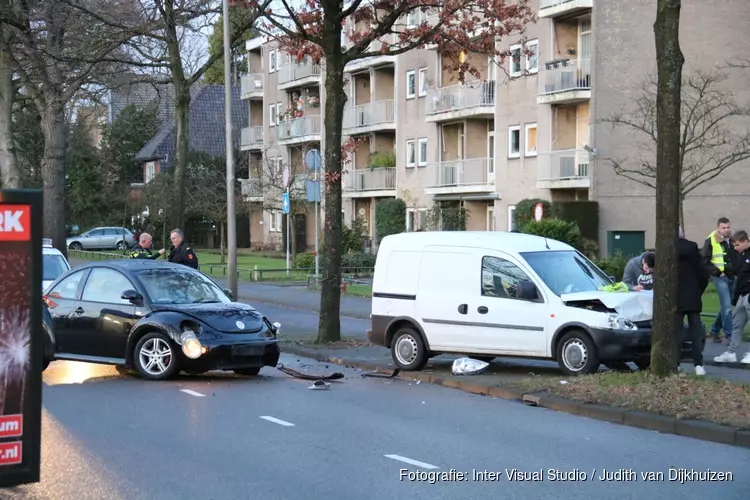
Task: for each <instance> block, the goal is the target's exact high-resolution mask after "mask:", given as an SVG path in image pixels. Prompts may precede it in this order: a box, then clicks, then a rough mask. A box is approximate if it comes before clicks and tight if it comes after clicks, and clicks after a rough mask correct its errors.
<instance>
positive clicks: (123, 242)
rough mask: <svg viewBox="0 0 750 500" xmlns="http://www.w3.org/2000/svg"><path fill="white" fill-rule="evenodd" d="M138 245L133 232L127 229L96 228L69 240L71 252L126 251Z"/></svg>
mask: <svg viewBox="0 0 750 500" xmlns="http://www.w3.org/2000/svg"><path fill="white" fill-rule="evenodd" d="M137 243H138V241H137V240H136V239H135V235H134V234H133V232H132V231H130V229H128V228H125V227H95V228H94V229H90V230H88V231H86V232H85V233H83V234H80V235H78V236H71V237H70V238H68V248H70V249H71V250H115V249H116V250H125V249H126V248H133V247H134V246H135V245H136V244H137Z"/></svg>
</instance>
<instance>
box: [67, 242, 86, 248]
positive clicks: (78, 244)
mask: <svg viewBox="0 0 750 500" xmlns="http://www.w3.org/2000/svg"><path fill="white" fill-rule="evenodd" d="M68 248H70V249H71V250H81V249H82V248H83V245H81V244H80V243H78V242H77V241H74V242H73V243H71V244H70V246H69V247H68Z"/></svg>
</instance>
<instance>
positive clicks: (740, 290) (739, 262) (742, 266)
mask: <svg viewBox="0 0 750 500" xmlns="http://www.w3.org/2000/svg"><path fill="white" fill-rule="evenodd" d="M735 256H736V258H735V263H736V264H735V266H736V267H735V269H737V278H736V280H735V282H734V294H733V296H732V305H736V304H737V300H738V299H739V298H740V297H741V296H743V295H747V294H749V293H750V249H748V250H745V251H744V252H742V253H735Z"/></svg>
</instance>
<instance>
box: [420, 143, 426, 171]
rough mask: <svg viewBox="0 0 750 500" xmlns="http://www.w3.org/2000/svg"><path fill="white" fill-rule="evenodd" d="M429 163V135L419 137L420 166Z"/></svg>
mask: <svg viewBox="0 0 750 500" xmlns="http://www.w3.org/2000/svg"><path fill="white" fill-rule="evenodd" d="M425 165H427V137H422V138H421V139H419V166H420V167H424V166H425Z"/></svg>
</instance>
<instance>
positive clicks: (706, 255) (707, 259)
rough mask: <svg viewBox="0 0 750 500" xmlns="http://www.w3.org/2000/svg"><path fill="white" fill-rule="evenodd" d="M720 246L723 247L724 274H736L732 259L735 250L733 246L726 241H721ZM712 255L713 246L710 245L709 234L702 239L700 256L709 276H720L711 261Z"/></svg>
mask: <svg viewBox="0 0 750 500" xmlns="http://www.w3.org/2000/svg"><path fill="white" fill-rule="evenodd" d="M721 248H723V249H724V274H726V275H727V276H734V275H735V274H736V272H735V269H734V261H735V257H736V254H737V252H735V250H734V247H733V246H732V244H731V243H730V242H728V241H722V242H721ZM712 255H713V246H712V245H711V237H710V236H709V237H708V238H706V239H705V240H704V241H703V248H701V257H702V258H703V265H704V266H705V268H706V271H708V274H709V275H711V276H716V277H719V276H721V271H719V270H718V269H717V268H716V266H715V265H713V264H712V263H711V256H712Z"/></svg>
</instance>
